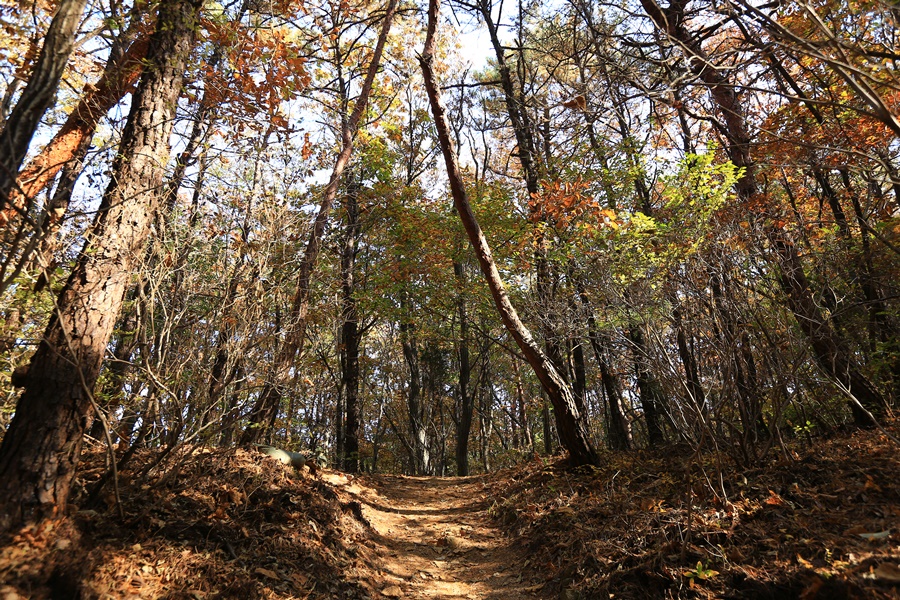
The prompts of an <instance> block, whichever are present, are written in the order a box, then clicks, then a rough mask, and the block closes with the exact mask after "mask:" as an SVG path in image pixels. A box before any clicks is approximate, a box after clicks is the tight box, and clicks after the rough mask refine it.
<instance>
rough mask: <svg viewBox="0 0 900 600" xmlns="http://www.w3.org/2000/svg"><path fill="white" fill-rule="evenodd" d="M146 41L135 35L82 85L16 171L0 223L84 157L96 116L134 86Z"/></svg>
mask: <svg viewBox="0 0 900 600" xmlns="http://www.w3.org/2000/svg"><path fill="white" fill-rule="evenodd" d="M124 35H125V37H129V36H130V35H129V33H125V34H124ZM148 43H149V36H148V35H144V36H141V37H139V38H138V39H137V40H135V41H134V42H132V43H131V45H130V46H129V48H128V50H127V51H126V52H125V53H124V54H121V56H118V57H113V59H112V60H110V61H109V62H108V63H107V65H106V68H105V69H104V71H103V75H102V76H101V77H100V80H99V81H98V82H97V83H96V84H92V85H86V86H85V91H84V93H83V94H82V97H81V100H80V101H79V102H78V106H76V107H75V110H73V111H72V113H71V114H70V115H69V117H68V119H66V122H65V124H64V125H63V126H62V128H60V130H59V131H58V132H56V135H54V136H53V139H51V140H50V142H49V143H48V144H47V145H46V146H44V148H43V149H42V150H41V151H40V153H39V154H38V155H37V156H35V157H34V158H33V159H32V160H31V161H30V162H29V163H28V165H26V166H25V168H24V169H22V171H21V173H19V175H18V178H17V184H18V186H17V189H14V190H12V192H11V193H10V194H9V201H10V206H6V207H4V208H3V209H2V210H0V226H3V225H4V224H6V223H8V222H10V221H12V220H13V219H14V218H15V216H16V214H17V213H18V212H19V211H21V210H23V209H24V208H25V207H26V206H28V204H29V202H30V201H31V199H33V198H34V197H36V196H37V195H38V194H39V193H40V192H41V190H43V189H44V188H46V187H47V186H48V185H49V184H50V182H51V181H53V178H54V177H56V174H57V173H59V171H60V170H61V169H63V168H64V167H66V165H69V164H80V163H81V162H82V161H83V160H84V155H85V154H86V153H87V150H88V148H89V147H90V143H91V137H93V135H94V131H95V130H96V129H97V124H98V123H99V122H100V119H102V118H103V116H104V115H106V114H107V113H108V112H109V111H110V109H111V108H112V107H113V106H115V105H116V104H118V103H119V101H120V100H122V98H123V97H124V96H125V94H127V93H128V92H129V91H131V90H132V89H133V88H134V85H135V83H136V82H137V80H138V78H139V77H140V76H141V71H142V70H143V68H144V59H145V57H146V56H147V47H148ZM60 218H61V215H60Z"/></svg>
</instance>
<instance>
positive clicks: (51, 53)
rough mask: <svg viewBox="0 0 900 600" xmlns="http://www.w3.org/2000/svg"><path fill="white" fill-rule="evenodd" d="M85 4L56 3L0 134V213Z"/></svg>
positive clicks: (51, 94) (71, 0)
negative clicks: (27, 75) (41, 42)
mask: <svg viewBox="0 0 900 600" xmlns="http://www.w3.org/2000/svg"><path fill="white" fill-rule="evenodd" d="M85 4H86V0H62V2H60V3H59V6H58V7H57V9H56V14H55V15H53V20H52V21H51V22H50V28H49V29H48V30H47V35H46V36H45V37H44V45H43V46H42V47H41V53H40V55H39V56H38V60H37V63H36V64H35V65H34V70H32V72H31V77H30V78H29V79H28V85H27V86H26V87H25V90H24V91H23V92H22V95H21V96H20V97H19V101H18V102H16V107H15V108H14V109H13V110H12V112H11V113H10V114H9V118H8V119H7V120H6V123H4V125H3V131H0V211H5V210H6V208H7V203H8V201H9V195H10V192H11V191H12V190H13V188H14V187H15V185H16V176H17V175H18V173H19V167H21V166H22V161H23V160H25V155H26V154H28V146H29V145H31V138H32V137H33V136H34V132H35V131H36V130H37V127H38V124H39V123H40V121H41V117H43V116H44V113H45V112H46V111H47V109H48V108H50V105H51V104H52V103H53V99H54V98H55V97H56V90H57V88H58V87H59V81H60V79H62V75H63V71H65V70H66V64H68V62H69V55H70V54H72V48H73V47H74V46H75V31H76V29H78V24H79V23H80V22H81V15H82V14H83V13H84V5H85ZM2 224H3V223H0V225H2Z"/></svg>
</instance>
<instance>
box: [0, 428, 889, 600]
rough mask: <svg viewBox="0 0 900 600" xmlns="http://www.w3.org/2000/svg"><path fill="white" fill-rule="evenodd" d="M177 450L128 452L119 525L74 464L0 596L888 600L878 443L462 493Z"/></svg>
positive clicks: (525, 481)
mask: <svg viewBox="0 0 900 600" xmlns="http://www.w3.org/2000/svg"><path fill="white" fill-rule="evenodd" d="M897 429H898V427H897V426H896V424H895V425H893V426H892V427H891V431H892V432H894V433H893V435H894V436H895V437H896V435H897V434H896V431H897ZM682 449H683V450H684V451H683V452H682ZM191 452H192V454H191V455H183V456H180V457H176V456H170V457H168V458H167V461H166V463H164V464H163V465H161V466H155V460H156V456H157V455H156V454H155V453H154V452H151V451H143V452H142V453H139V454H138V455H137V456H136V457H135V458H134V460H133V461H132V464H131V467H130V468H129V469H128V470H127V471H125V472H124V473H122V474H121V475H122V476H121V492H122V493H121V496H122V498H123V509H124V513H125V518H124V519H120V518H119V516H118V514H117V511H116V510H115V508H114V506H113V497H114V496H113V495H112V494H106V496H105V498H106V500H100V501H99V502H98V505H94V506H89V505H88V504H87V501H86V496H87V495H86V493H85V490H87V489H90V488H91V483H92V482H93V481H96V480H97V479H98V478H99V477H100V476H101V475H102V473H103V472H104V471H105V457H104V454H103V452H102V451H100V450H95V451H92V452H90V453H88V454H87V456H86V457H85V460H84V461H83V465H82V470H81V473H80V475H79V486H80V487H79V490H80V491H76V493H75V495H74V498H73V500H74V502H75V504H73V505H72V506H71V507H70V515H69V516H68V517H67V518H65V519H62V520H59V521H53V522H47V523H45V524H43V525H41V526H40V527H36V528H30V529H27V530H24V531H22V532H20V533H19V534H18V536H17V537H16V538H15V539H14V540H12V541H11V542H8V543H6V544H5V545H2V546H0V582H2V583H0V598H4V599H5V600H16V599H17V598H66V597H82V598H172V599H180V598H184V599H207V598H209V599H212V598H249V599H254V598H284V599H291V598H373V599H377V598H400V597H402V598H409V599H415V598H444V599H446V598H483V599H484V598H497V599H498V600H501V599H502V600H508V599H509V598H531V597H533V598H562V599H563V600H581V599H589V598H608V597H613V596H614V597H615V598H617V599H628V598H635V599H637V598H641V599H643V598H731V599H749V598H802V599H804V600H836V599H857V598H859V599H862V598H876V599H878V598H882V599H886V598H900V477H898V473H900V458H898V457H900V449H898V447H897V445H896V444H895V443H894V442H893V441H891V440H890V439H889V438H888V437H887V436H885V435H883V434H880V433H878V432H859V433H856V434H854V435H851V436H843V437H838V438H834V439H831V440H814V445H811V446H807V447H799V446H796V447H793V448H791V447H788V448H784V449H783V450H782V452H781V453H780V456H781V457H782V458H781V459H778V460H774V459H773V460H771V461H770V462H769V463H768V464H760V465H759V467H758V468H755V469H737V468H734V467H729V466H726V465H725V464H723V459H722V457H721V456H718V455H715V454H712V453H710V454H702V453H701V454H694V453H692V452H690V450H688V449H684V448H681V447H674V448H666V449H665V450H664V451H659V452H642V453H631V454H625V453H616V454H609V455H607V456H606V457H605V460H606V463H605V466H604V467H603V468H601V469H588V470H581V471H577V472H572V471H570V470H566V469H565V468H564V466H563V465H561V464H545V463H544V462H542V461H541V460H540V459H537V458H536V459H535V460H533V461H531V462H529V463H527V464H525V465H522V466H520V467H517V468H515V469H510V470H506V471H503V472H500V473H496V474H493V475H491V476H489V477H477V478H463V479H441V478H404V477H389V476H381V477H367V478H358V479H353V478H347V477H344V476H341V475H339V474H335V473H333V472H326V473H324V474H323V476H322V477H320V478H310V477H309V476H305V475H299V474H296V473H294V472H293V471H292V470H290V469H289V468H286V467H285V466H283V465H281V464H280V463H277V462H275V461H274V460H272V459H268V458H266V457H264V456H262V455H258V454H256V453H247V452H244V451H240V450H237V451H234V450H232V451H218V450H217V451H208V450H203V449H197V448H194V449H192V450H191ZM101 497H103V496H102V495H101ZM495 527H499V528H502V529H503V530H505V532H506V533H507V534H508V537H507V539H504V536H502V535H499V532H498V531H497V529H496V528H495Z"/></svg>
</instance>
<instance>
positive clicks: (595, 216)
mask: <svg viewBox="0 0 900 600" xmlns="http://www.w3.org/2000/svg"><path fill="white" fill-rule="evenodd" d="M589 188H590V183H589V182H586V181H583V180H581V179H578V180H576V181H571V182H562V181H542V182H541V191H540V192H539V193H538V194H533V195H532V196H531V198H529V200H528V214H529V216H530V217H531V220H532V221H533V222H534V223H538V222H544V223H546V224H548V225H550V226H552V227H554V228H555V229H556V230H557V231H560V232H562V231H565V230H567V229H570V228H572V227H573V226H577V227H578V228H580V229H582V230H587V231H588V232H591V233H595V232H597V231H599V230H600V229H602V228H610V229H613V230H615V229H618V228H619V227H620V226H621V225H622V222H621V220H620V219H619V216H618V215H617V214H616V211H614V210H612V209H610V208H605V207H603V206H601V205H600V202H599V200H598V199H597V197H596V196H594V195H593V194H591V193H589V191H588V190H589Z"/></svg>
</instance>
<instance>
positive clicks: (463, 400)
mask: <svg viewBox="0 0 900 600" xmlns="http://www.w3.org/2000/svg"><path fill="white" fill-rule="evenodd" d="M453 273H454V274H455V275H456V283H457V286H458V288H459V289H458V292H457V298H456V310H457V312H458V314H459V347H458V350H457V352H458V353H459V386H458V387H457V403H458V406H459V415H458V417H457V424H456V474H457V475H459V476H460V477H465V476H466V475H468V474H469V434H470V433H471V431H472V414H473V411H474V410H475V399H474V398H473V397H472V394H471V393H470V390H469V381H470V380H471V378H472V365H471V364H470V363H469V315H468V311H467V310H466V297H465V293H464V290H465V285H466V275H465V271H463V266H462V263H460V262H458V261H453Z"/></svg>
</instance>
